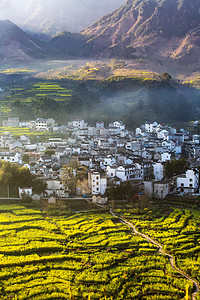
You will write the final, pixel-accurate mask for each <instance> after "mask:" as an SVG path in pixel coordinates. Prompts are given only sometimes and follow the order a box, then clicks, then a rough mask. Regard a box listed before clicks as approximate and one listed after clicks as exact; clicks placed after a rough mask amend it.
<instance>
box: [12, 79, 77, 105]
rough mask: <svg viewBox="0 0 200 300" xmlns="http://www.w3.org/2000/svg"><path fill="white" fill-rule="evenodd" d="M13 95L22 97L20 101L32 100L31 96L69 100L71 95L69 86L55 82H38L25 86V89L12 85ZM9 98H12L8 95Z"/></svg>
mask: <svg viewBox="0 0 200 300" xmlns="http://www.w3.org/2000/svg"><path fill="white" fill-rule="evenodd" d="M12 91H13V93H14V95H15V97H21V98H24V100H23V101H22V102H24V103H29V102H31V101H32V99H31V97H48V96H49V97H53V99H54V100H56V101H66V100H69V99H70V97H71V95H72V90H71V86H70V84H69V88H64V87H62V86H61V85H60V84H59V83H56V82H51V81H47V82H38V83H35V84H31V85H30V86H27V87H26V88H25V89H24V88H22V87H20V86H19V87H18V86H17V85H16V87H14V88H13V89H12ZM10 98H13V97H12V96H10Z"/></svg>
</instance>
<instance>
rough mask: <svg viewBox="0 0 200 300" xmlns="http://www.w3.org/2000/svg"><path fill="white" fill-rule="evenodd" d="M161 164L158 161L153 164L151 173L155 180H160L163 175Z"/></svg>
mask: <svg viewBox="0 0 200 300" xmlns="http://www.w3.org/2000/svg"><path fill="white" fill-rule="evenodd" d="M163 169H164V168H163V164H162V163H160V162H158V163H155V164H154V165H153V173H154V178H155V180H156V181H161V180H162V179H163V177H164V170H163Z"/></svg>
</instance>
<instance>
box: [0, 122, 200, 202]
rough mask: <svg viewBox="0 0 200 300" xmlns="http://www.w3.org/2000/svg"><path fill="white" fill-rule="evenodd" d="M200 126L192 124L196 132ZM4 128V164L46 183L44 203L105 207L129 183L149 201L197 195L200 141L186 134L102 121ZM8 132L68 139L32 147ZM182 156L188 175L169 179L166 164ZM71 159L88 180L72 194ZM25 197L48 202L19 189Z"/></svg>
mask: <svg viewBox="0 0 200 300" xmlns="http://www.w3.org/2000/svg"><path fill="white" fill-rule="evenodd" d="M197 123H198V122H197V121H196V123H195V122H194V123H193V126H197V125H198V124H197ZM3 127H5V128H7V127H8V132H5V133H4V134H2V135H1V136H0V147H1V149H2V150H1V153H0V159H1V161H7V162H10V163H15V164H18V165H20V166H23V167H26V168H28V169H29V170H30V172H31V174H34V176H36V177H38V178H40V179H41V180H43V181H44V182H45V183H46V190H45V197H49V198H54V199H56V198H57V197H59V198H67V197H76V196H78V197H91V198H92V197H93V201H94V202H95V201H96V202H99V203H104V202H106V201H107V198H106V197H105V192H106V191H107V190H109V188H110V187H111V186H118V185H120V184H123V183H124V182H127V181H128V182H130V183H131V184H132V185H133V186H134V187H136V188H137V190H138V193H139V194H146V195H147V196H148V197H150V198H151V197H153V198H157V199H164V198H165V197H166V196H167V195H169V194H171V195H172V194H173V195H180V196H182V195H187V194H195V193H197V194H198V193H199V170H198V166H199V165H200V136H199V135H197V134H192V133H191V132H189V131H186V130H184V129H180V130H179V132H177V130H176V129H175V128H172V127H170V126H166V125H161V124H158V123H157V122H153V123H151V122H146V123H145V124H142V125H141V126H140V127H138V128H136V130H135V131H134V132H132V131H130V130H127V129H126V126H125V124H124V123H123V122H121V121H115V122H113V123H110V124H109V125H108V126H107V127H106V126H105V124H104V122H99V121H97V122H96V125H95V126H90V125H89V124H88V123H87V122H85V121H84V120H74V121H71V122H68V123H67V124H66V125H62V126H58V125H57V124H56V122H55V120H54V119H42V118H38V119H37V120H35V121H29V122H22V123H20V122H19V118H18V117H9V118H8V119H7V120H6V121H3ZM9 127H28V128H31V129H32V130H36V131H38V132H41V131H51V132H53V133H57V134H58V135H59V133H65V134H67V136H68V138H66V139H64V138H62V137H57V138H49V139H48V140H47V141H45V142H36V143H32V142H31V139H30V137H29V136H27V135H21V136H20V137H19V138H18V139H16V138H14V137H13V136H12V134H10V133H9ZM183 156H184V157H185V158H186V159H187V166H188V167H187V170H185V172H184V173H183V174H178V175H177V174H172V176H170V178H169V176H168V177H167V176H166V174H165V165H166V163H167V162H170V161H171V160H180V159H181V158H182V157H183ZM24 157H26V160H24V159H23V158H24ZM27 158H28V159H27ZM73 159H75V160H77V161H78V163H79V165H81V166H85V168H86V170H87V176H85V178H84V179H83V180H81V181H80V182H79V183H78V184H77V186H76V188H75V191H73V192H72V191H71V190H70V189H69V186H67V185H66V180H63V178H62V168H63V166H65V165H67V164H69V163H70V161H71V160H73ZM23 193H27V194H29V195H30V196H33V197H35V199H40V197H42V196H44V195H32V188H31V187H29V188H28V187H27V188H24V187H23V188H20V187H19V196H21V195H22V194H23Z"/></svg>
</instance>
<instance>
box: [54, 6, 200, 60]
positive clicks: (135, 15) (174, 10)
mask: <svg viewBox="0 0 200 300" xmlns="http://www.w3.org/2000/svg"><path fill="white" fill-rule="evenodd" d="M68 37H69V36H68V35H67V34H65V33H63V34H62V35H61V36H60V41H59V43H60V44H59V45H60V50H61V48H62V44H65V47H66V45H67V44H68V43H70V48H72V46H73V36H71V37H70V41H69V40H68ZM58 39H59V37H56V41H58ZM80 39H81V40H82V43H81V44H80V47H77V43H76V47H74V51H73V53H74V55H77V56H87V55H88V56H90V57H97V58H102V57H107V58H110V57H120V58H128V59H131V58H140V57H142V56H152V57H160V58H170V59H176V60H179V59H183V61H185V62H187V61H189V62H190V60H192V61H195V62H196V58H198V57H199V54H200V1H195V0H177V1H174V0H163V1H161V0H128V1H126V2H125V4H124V5H122V6H121V7H120V8H119V9H117V10H115V11H114V12H113V13H110V14H107V15H105V16H104V17H102V18H101V19H99V20H97V21H96V22H95V23H94V24H92V25H91V26H89V27H88V28H86V29H85V30H83V31H82V32H81V33H80ZM76 42H77V40H76ZM50 45H51V46H52V47H53V48H56V43H55V38H54V39H52V40H51V42H50ZM81 47H82V48H84V50H82V49H81ZM85 49H86V50H85ZM198 62H199V58H198Z"/></svg>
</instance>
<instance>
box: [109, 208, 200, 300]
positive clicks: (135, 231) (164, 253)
mask: <svg viewBox="0 0 200 300" xmlns="http://www.w3.org/2000/svg"><path fill="white" fill-rule="evenodd" d="M110 213H111V214H112V215H113V216H114V217H116V218H118V219H119V220H120V221H121V222H122V223H124V224H126V225H128V226H129V227H130V228H132V229H133V232H134V233H135V234H137V235H139V236H142V237H143V238H144V239H145V240H147V241H149V242H150V243H152V244H154V245H156V246H157V247H158V249H159V253H160V254H162V255H164V256H167V258H168V259H169V262H170V265H171V267H172V268H173V269H174V270H175V271H176V272H177V273H179V274H180V275H181V276H183V277H185V278H186V279H187V280H189V281H190V282H192V283H194V285H195V288H196V291H195V292H194V293H193V294H192V300H196V295H197V294H198V292H199V284H198V282H197V281H195V280H194V279H192V278H190V277H189V275H188V274H186V273H184V271H182V270H181V269H179V268H178V267H177V266H176V263H175V260H174V257H173V256H172V255H170V254H168V253H166V252H164V251H163V250H162V245H160V244H159V243H157V242H156V241H154V240H153V239H151V238H150V237H149V236H147V235H145V234H143V233H141V232H139V231H137V229H136V228H135V226H134V225H133V224H132V223H130V222H128V221H127V220H125V219H123V218H121V217H119V216H117V215H116V214H115V213H114V212H113V211H112V209H110Z"/></svg>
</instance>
